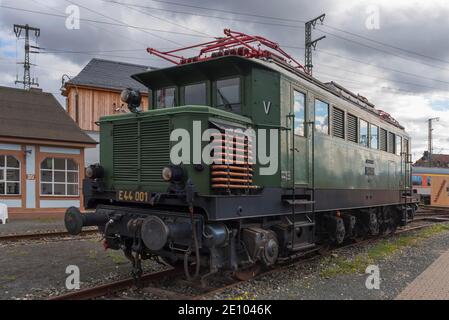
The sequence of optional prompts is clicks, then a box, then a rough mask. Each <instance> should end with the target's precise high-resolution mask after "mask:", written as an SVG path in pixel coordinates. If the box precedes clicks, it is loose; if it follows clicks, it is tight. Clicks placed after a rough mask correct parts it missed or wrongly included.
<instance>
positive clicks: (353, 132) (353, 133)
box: [348, 114, 359, 143]
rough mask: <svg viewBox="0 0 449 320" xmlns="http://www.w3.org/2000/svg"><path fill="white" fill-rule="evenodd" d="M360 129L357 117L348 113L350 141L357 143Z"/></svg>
mask: <svg viewBox="0 0 449 320" xmlns="http://www.w3.org/2000/svg"><path fill="white" fill-rule="evenodd" d="M358 131H359V129H358V125H357V117H356V116H353V115H352V114H348V141H351V142H354V143H357V142H358V140H357V132H358Z"/></svg>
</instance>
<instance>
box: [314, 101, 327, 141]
mask: <svg viewBox="0 0 449 320" xmlns="http://www.w3.org/2000/svg"><path fill="white" fill-rule="evenodd" d="M315 129H316V130H317V131H318V132H321V133H325V134H329V104H327V103H326V102H323V101H321V100H318V99H315Z"/></svg>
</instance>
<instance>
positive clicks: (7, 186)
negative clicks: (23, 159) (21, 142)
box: [0, 155, 20, 195]
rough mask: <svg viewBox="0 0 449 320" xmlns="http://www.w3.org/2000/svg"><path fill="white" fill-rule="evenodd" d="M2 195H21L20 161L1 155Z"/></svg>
mask: <svg viewBox="0 0 449 320" xmlns="http://www.w3.org/2000/svg"><path fill="white" fill-rule="evenodd" d="M0 195H20V161H19V160H17V159H16V158H15V157H14V156H7V155H0Z"/></svg>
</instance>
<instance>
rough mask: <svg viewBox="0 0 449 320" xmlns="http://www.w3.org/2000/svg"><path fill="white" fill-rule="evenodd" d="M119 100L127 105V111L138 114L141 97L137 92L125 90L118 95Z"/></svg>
mask: <svg viewBox="0 0 449 320" xmlns="http://www.w3.org/2000/svg"><path fill="white" fill-rule="evenodd" d="M120 99H121V100H122V101H123V102H125V103H126V104H128V109H129V111H131V112H134V113H135V112H139V111H140V104H141V102H142V96H141V94H140V92H139V91H138V90H133V89H130V88H128V89H125V90H123V91H122V93H121V94H120Z"/></svg>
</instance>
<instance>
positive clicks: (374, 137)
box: [370, 124, 379, 149]
mask: <svg viewBox="0 0 449 320" xmlns="http://www.w3.org/2000/svg"><path fill="white" fill-rule="evenodd" d="M370 133H371V134H370V138H371V142H370V146H371V148H373V149H379V127H378V126H375V125H373V124H372V125H371V130H370Z"/></svg>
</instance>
